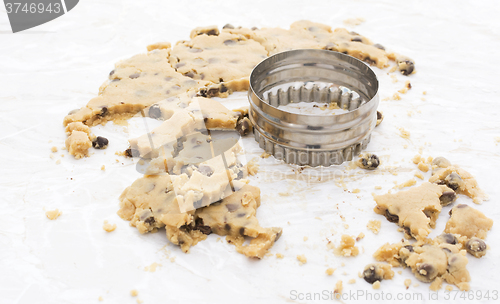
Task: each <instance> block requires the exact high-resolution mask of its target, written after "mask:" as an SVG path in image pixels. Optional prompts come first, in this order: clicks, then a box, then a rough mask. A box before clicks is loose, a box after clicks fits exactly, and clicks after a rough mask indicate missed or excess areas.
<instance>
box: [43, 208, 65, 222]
mask: <svg viewBox="0 0 500 304" xmlns="http://www.w3.org/2000/svg"><path fill="white" fill-rule="evenodd" d="M61 214H62V212H61V211H59V209H55V210H50V211H47V212H45V216H46V217H47V218H48V219H49V220H55V219H57V218H58V217H59V216H61Z"/></svg>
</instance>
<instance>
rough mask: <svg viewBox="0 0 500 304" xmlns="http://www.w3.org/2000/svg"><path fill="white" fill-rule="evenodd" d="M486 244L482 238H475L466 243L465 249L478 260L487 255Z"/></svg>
mask: <svg viewBox="0 0 500 304" xmlns="http://www.w3.org/2000/svg"><path fill="white" fill-rule="evenodd" d="M487 247H488V246H486V243H485V242H484V241H483V240H481V239H480V238H477V237H473V238H471V239H470V240H468V241H467V243H465V249H466V250H467V252H468V253H470V254H472V255H473V256H475V257H476V258H480V257H482V256H484V255H485V254H486V248H487Z"/></svg>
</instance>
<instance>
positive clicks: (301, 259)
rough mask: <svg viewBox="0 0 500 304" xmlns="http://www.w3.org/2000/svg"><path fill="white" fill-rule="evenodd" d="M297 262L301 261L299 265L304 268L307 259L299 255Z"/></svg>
mask: <svg viewBox="0 0 500 304" xmlns="http://www.w3.org/2000/svg"><path fill="white" fill-rule="evenodd" d="M297 261H299V265H300V266H302V265H304V264H306V263H307V258H306V256H305V255H304V254H299V255H298V256H297Z"/></svg>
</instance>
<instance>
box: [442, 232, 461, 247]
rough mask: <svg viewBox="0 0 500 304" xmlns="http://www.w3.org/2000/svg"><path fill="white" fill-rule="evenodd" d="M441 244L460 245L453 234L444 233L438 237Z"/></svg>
mask: <svg viewBox="0 0 500 304" xmlns="http://www.w3.org/2000/svg"><path fill="white" fill-rule="evenodd" d="M437 239H438V240H439V241H440V242H441V243H446V244H452V245H455V244H457V243H458V239H457V238H456V237H455V236H454V235H453V234H451V233H443V234H441V235H439V236H438V237H437Z"/></svg>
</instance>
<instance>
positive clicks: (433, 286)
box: [429, 277, 443, 291]
mask: <svg viewBox="0 0 500 304" xmlns="http://www.w3.org/2000/svg"><path fill="white" fill-rule="evenodd" d="M442 285H443V279H442V278H441V277H437V278H435V279H434V281H432V283H431V286H429V288H430V290H433V291H437V290H439V289H441V286H442Z"/></svg>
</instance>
